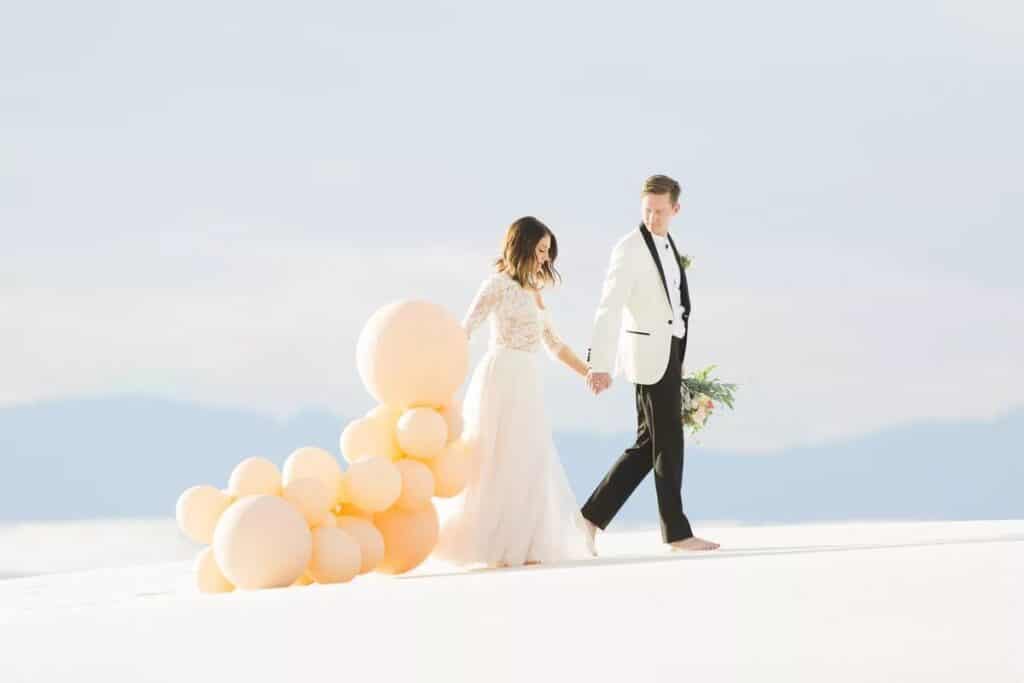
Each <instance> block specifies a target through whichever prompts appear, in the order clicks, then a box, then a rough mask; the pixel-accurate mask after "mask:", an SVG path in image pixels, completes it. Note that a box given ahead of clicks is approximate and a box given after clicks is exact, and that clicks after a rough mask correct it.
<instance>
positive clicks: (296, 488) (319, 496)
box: [281, 477, 335, 527]
mask: <svg viewBox="0 0 1024 683" xmlns="http://www.w3.org/2000/svg"><path fill="white" fill-rule="evenodd" d="M281 497H282V498H284V499H285V500H287V501H288V502H289V503H291V504H292V505H294V506H295V508H296V509H297V510H298V511H299V512H301V513H302V516H303V517H305V519H306V523H307V524H308V525H309V526H311V527H314V526H319V525H320V524H321V523H322V522H323V521H324V519H326V518H327V517H328V516H329V515H330V512H331V508H332V507H333V506H334V498H335V497H334V496H333V495H331V492H330V491H328V490H327V486H326V485H325V484H324V483H323V481H321V480H320V479H314V478H313V477H303V478H302V479H295V480H293V481H292V482H291V483H289V484H288V485H287V486H285V487H284V492H283V493H282V494H281Z"/></svg>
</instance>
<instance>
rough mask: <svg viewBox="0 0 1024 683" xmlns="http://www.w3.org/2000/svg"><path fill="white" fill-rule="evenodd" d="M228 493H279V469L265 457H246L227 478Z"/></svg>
mask: <svg viewBox="0 0 1024 683" xmlns="http://www.w3.org/2000/svg"><path fill="white" fill-rule="evenodd" d="M228 493H230V494H231V495H232V496H234V497H236V498H241V497H242V496H259V495H267V496H279V495H281V471H280V470H278V469H277V465H275V464H274V463H272V462H270V461H269V460H267V459H266V458H246V459H245V460H243V461H242V462H240V463H238V465H237V466H236V467H235V469H234V470H233V471H232V472H231V478H230V479H229V480H228Z"/></svg>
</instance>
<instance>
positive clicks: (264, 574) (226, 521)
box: [213, 496, 313, 590]
mask: <svg viewBox="0 0 1024 683" xmlns="http://www.w3.org/2000/svg"><path fill="white" fill-rule="evenodd" d="M213 549H214V553H215V554H216V558H217V565H218V566H219V567H220V568H221V571H222V572H224V576H225V577H226V578H227V580H228V581H230V582H231V583H233V584H234V585H235V586H236V587H238V588H241V589H244V590H255V589H258V588H281V587H284V586H290V585H291V584H293V583H294V582H295V580H296V579H298V578H299V577H300V576H302V573H303V572H304V571H306V567H307V565H309V560H310V558H311V556H312V554H313V536H312V534H310V531H309V527H308V526H307V525H306V520H305V518H304V517H303V516H302V514H301V513H300V512H299V511H298V510H296V509H295V506H293V505H292V504H291V503H289V502H287V501H286V500H283V499H281V498H278V497H276V496H248V497H246V498H243V499H241V500H239V501H238V502H237V503H235V504H234V505H232V506H231V507H230V508H228V510H227V512H225V513H224V515H223V516H222V517H221V519H220V522H218V523H217V531H216V532H215V533H214V536H213Z"/></svg>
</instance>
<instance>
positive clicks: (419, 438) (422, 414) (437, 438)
mask: <svg viewBox="0 0 1024 683" xmlns="http://www.w3.org/2000/svg"><path fill="white" fill-rule="evenodd" d="M396 433H397V436H398V446H399V448H401V449H402V451H403V452H404V453H406V454H407V455H409V456H410V457H413V458H419V459H421V460H422V459H429V458H433V457H434V456H436V455H438V454H440V453H441V451H442V450H444V445H445V444H446V443H447V442H448V423H447V422H445V420H444V418H443V417H441V414H440V413H438V412H437V411H436V410H432V409H431V408H413V409H412V410H408V411H406V412H405V413H404V414H403V415H402V417H401V418H400V419H399V420H398V427H397V429H396Z"/></svg>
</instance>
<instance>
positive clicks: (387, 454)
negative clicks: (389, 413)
mask: <svg viewBox="0 0 1024 683" xmlns="http://www.w3.org/2000/svg"><path fill="white" fill-rule="evenodd" d="M341 454H342V455H343V456H344V457H345V460H347V461H349V462H358V461H360V460H366V459H367V458H373V457H377V456H380V457H382V458H387V459H389V460H398V459H399V458H401V457H402V451H401V450H400V449H399V448H398V441H397V440H396V439H395V423H392V422H391V421H390V420H389V419H387V418H386V417H376V418H374V417H361V418H359V419H358V420H353V421H352V422H350V423H349V424H348V426H346V427H345V431H343V432H342V433H341Z"/></svg>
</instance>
